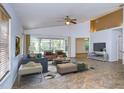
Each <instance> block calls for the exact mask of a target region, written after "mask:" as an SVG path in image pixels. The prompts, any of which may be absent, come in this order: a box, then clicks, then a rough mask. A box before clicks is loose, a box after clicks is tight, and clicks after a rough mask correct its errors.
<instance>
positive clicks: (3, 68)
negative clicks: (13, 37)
mask: <svg viewBox="0 0 124 93" xmlns="http://www.w3.org/2000/svg"><path fill="white" fill-rule="evenodd" d="M9 67H10V66H9V18H8V17H7V14H6V12H4V9H3V7H1V5H0V81H1V80H2V79H3V78H4V77H5V76H6V75H7V73H8V72H9Z"/></svg>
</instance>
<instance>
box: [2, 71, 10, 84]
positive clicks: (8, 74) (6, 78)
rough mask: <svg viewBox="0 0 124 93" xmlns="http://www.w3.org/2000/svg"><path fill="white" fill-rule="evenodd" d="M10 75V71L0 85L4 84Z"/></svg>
mask: <svg viewBox="0 0 124 93" xmlns="http://www.w3.org/2000/svg"><path fill="white" fill-rule="evenodd" d="M9 76H10V71H9V72H8V73H7V74H6V76H5V77H4V78H3V79H2V80H1V81H0V85H1V84H3V83H4V82H5V81H6V79H7V78H8V77H9Z"/></svg>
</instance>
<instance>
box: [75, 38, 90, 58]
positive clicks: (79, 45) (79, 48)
mask: <svg viewBox="0 0 124 93" xmlns="http://www.w3.org/2000/svg"><path fill="white" fill-rule="evenodd" d="M88 50H89V38H76V58H81V59H82V58H84V59H86V58H87V54H88Z"/></svg>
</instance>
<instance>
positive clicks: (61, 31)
mask: <svg viewBox="0 0 124 93" xmlns="http://www.w3.org/2000/svg"><path fill="white" fill-rule="evenodd" d="M24 32H25V34H31V35H37V36H46V37H65V38H67V37H71V57H75V51H76V49H75V38H79V37H89V36H90V22H89V21H88V22H84V23H80V24H76V25H70V26H57V27H49V28H39V29H32V30H25V31H24Z"/></svg>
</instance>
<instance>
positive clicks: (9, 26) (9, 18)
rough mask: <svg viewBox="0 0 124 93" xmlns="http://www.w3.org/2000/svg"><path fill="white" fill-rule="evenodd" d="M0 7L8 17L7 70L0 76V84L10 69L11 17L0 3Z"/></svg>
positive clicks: (7, 75)
mask: <svg viewBox="0 0 124 93" xmlns="http://www.w3.org/2000/svg"><path fill="white" fill-rule="evenodd" d="M0 9H1V11H2V12H3V13H4V14H5V16H6V17H7V18H8V21H7V22H8V39H9V40H8V52H9V54H8V65H9V66H8V71H7V72H6V73H4V75H3V77H2V78H0V84H1V83H3V82H4V81H5V80H6V78H8V77H9V75H10V69H11V17H10V15H9V14H8V12H7V11H6V9H5V8H4V6H3V5H2V4H1V3H0Z"/></svg>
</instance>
